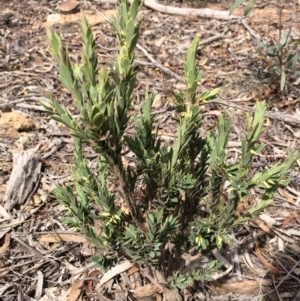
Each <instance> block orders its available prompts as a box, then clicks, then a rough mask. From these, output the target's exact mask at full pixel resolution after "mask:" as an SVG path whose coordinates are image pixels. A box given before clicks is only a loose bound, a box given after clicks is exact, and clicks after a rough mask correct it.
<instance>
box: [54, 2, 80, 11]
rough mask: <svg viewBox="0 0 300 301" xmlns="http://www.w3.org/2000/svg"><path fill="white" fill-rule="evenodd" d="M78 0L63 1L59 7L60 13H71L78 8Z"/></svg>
mask: <svg viewBox="0 0 300 301" xmlns="http://www.w3.org/2000/svg"><path fill="white" fill-rule="evenodd" d="M79 5H80V2H78V1H75V0H69V1H66V2H63V3H62V4H61V5H60V6H59V7H58V9H59V11H61V12H62V13H72V12H75V11H77V10H78V9H79Z"/></svg>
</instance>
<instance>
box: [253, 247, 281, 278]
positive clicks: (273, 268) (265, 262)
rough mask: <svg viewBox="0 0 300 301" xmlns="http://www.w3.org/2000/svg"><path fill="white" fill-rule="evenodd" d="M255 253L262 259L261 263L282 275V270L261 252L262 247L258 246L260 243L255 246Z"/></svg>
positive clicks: (272, 271)
mask: <svg viewBox="0 0 300 301" xmlns="http://www.w3.org/2000/svg"><path fill="white" fill-rule="evenodd" d="M255 254H256V256H257V257H258V258H259V260H260V261H261V263H262V264H263V265H264V266H265V267H266V268H267V269H268V270H269V271H270V272H271V273H274V274H276V275H280V271H279V270H278V269H277V268H275V267H274V266H273V265H272V264H271V263H270V262H269V261H268V260H267V259H266V258H265V257H264V256H263V255H262V254H261V252H260V249H259V247H258V245H256V247H255Z"/></svg>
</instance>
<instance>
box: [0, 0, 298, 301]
mask: <svg viewBox="0 0 300 301" xmlns="http://www.w3.org/2000/svg"><path fill="white" fill-rule="evenodd" d="M70 2H74V3H73V4H75V6H76V5H77V4H76V3H75V2H76V1H70ZM71 4H72V3H71ZM168 4H169V3H168ZM172 4H173V5H174V6H181V5H182V6H186V7H187V6H188V4H187V3H184V4H183V3H180V4H179V3H176V2H174V3H172ZM59 5H60V1H56V0H52V1H41V2H38V4H37V2H36V1H26V2H25V1H24V2H19V1H16V0H14V1H9V2H7V3H5V4H3V5H2V6H3V10H2V11H1V13H0V24H1V32H0V35H1V36H2V40H1V44H0V70H1V73H0V78H1V81H0V90H1V93H0V95H1V96H0V110H1V117H2V118H3V116H5V114H7V113H8V114H18V113H17V112H19V111H21V112H22V114H23V116H24V114H25V116H27V117H26V118H27V120H23V121H22V120H20V125H19V126H17V127H16V122H13V124H10V123H9V122H3V124H4V125H3V124H2V125H1V127H0V215H1V216H0V238H1V240H0V256H1V261H0V262H1V263H0V279H1V280H0V281H1V285H2V286H1V288H0V295H1V296H2V298H3V300H5V301H6V300H7V301H8V300H16V299H19V300H22V299H26V300H29V298H31V300H54V299H56V300H80V298H83V297H84V294H86V296H88V298H90V300H96V299H97V298H98V300H116V299H118V300H161V298H162V296H163V295H162V294H161V291H160V290H159V289H157V286H155V285H154V286H153V282H151V279H150V276H149V275H148V277H147V273H145V271H142V270H141V269H140V268H139V267H136V266H130V265H128V266H126V268H124V267H123V268H121V267H122V263H119V264H118V265H116V266H115V267H112V269H111V270H110V271H107V272H106V273H103V272H101V271H97V270H95V266H94V264H93V263H91V262H90V254H92V253H93V252H86V251H85V250H84V249H85V248H88V247H90V248H93V246H89V245H88V244H86V241H85V239H84V238H83V237H82V236H80V235H78V233H75V232H72V231H71V230H69V229H67V228H66V227H65V226H64V225H63V224H62V223H61V222H60V221H61V219H62V218H63V217H64V216H65V214H66V212H65V209H64V207H63V206H62V205H60V204H58V203H57V202H56V200H54V199H53V198H52V197H51V194H50V193H51V191H52V189H53V186H54V185H55V184H58V183H60V184H61V183H64V182H65V181H67V180H68V177H69V174H68V166H69V165H70V164H72V163H73V153H72V151H73V144H72V140H71V139H70V137H69V136H68V130H67V129H66V128H64V127H61V126H60V125H58V124H57V123H55V122H54V123H53V122H52V121H50V120H49V118H48V116H47V114H45V112H44V110H43V108H42V107H41V106H40V105H39V100H45V95H46V94H47V93H49V94H54V95H55V97H56V98H57V99H58V100H59V101H60V102H61V103H63V104H64V105H65V106H66V107H67V108H68V109H69V110H70V111H71V112H75V109H74V107H73V106H72V101H71V98H70V96H69V95H67V94H66V92H65V91H64V89H63V88H62V86H61V85H60V83H59V82H58V80H57V78H56V73H55V71H54V68H53V66H52V64H51V57H50V55H49V52H48V45H47V43H46V34H45V30H44V28H45V27H50V28H51V29H53V30H55V31H58V32H59V33H60V34H61V36H62V39H63V42H64V44H65V45H66V46H67V47H68V50H69V53H70V55H71V57H72V59H73V60H75V61H77V60H78V59H79V58H78V53H79V49H80V47H81V45H80V19H81V14H80V13H79V12H76V9H77V6H76V8H75V11H74V12H72V10H71V11H70V14H64V15H63V14H62V10H60V9H59V7H60V6H59ZM207 5H208V6H209V7H210V8H216V9H224V7H221V5H220V4H218V3H213V4H208V3H207ZM81 9H82V11H83V12H84V13H85V14H86V15H87V16H88V18H89V17H90V18H91V19H90V22H91V24H92V25H93V31H94V33H95V34H96V36H97V42H98V43H97V45H98V51H99V61H100V64H101V65H105V64H106V62H112V61H113V59H114V55H115V52H116V45H115V38H114V32H113V31H112V30H111V28H110V27H109V25H108V24H107V23H106V22H105V19H104V18H103V16H102V15H101V13H103V14H105V15H107V16H108V17H110V16H112V15H113V14H114V13H115V10H114V5H112V4H109V3H106V4H101V3H100V1H99V3H98V2H97V1H93V2H88V1H84V2H82V3H81ZM297 9H298V10H299V6H297ZM99 11H101V13H99ZM140 15H141V16H144V21H143V22H142V26H141V38H140V40H139V44H140V46H141V47H140V48H138V49H137V51H136V61H135V68H136V69H137V70H138V81H137V87H136V90H135V93H136V102H135V110H139V104H140V99H141V98H142V96H143V93H144V91H145V90H150V91H155V92H156V94H157V99H156V103H155V108H154V110H155V111H157V113H158V117H157V123H158V125H159V131H160V134H161V137H162V139H164V140H166V141H169V143H171V142H172V141H173V140H174V138H175V137H176V130H175V129H176V127H175V126H174V124H175V123H174V121H173V118H172V117H174V111H173V110H172V104H171V100H172V96H173V91H174V87H175V88H176V89H178V90H180V89H182V88H183V87H184V86H183V85H182V78H181V75H182V74H183V64H184V59H185V54H186V50H187V48H188V46H189V44H190V43H191V41H192V39H193V37H194V35H195V34H198V35H200V38H201V39H200V41H202V43H201V42H200V47H199V55H198V59H199V65H200V66H201V70H202V72H203V77H202V82H201V85H200V87H199V89H201V90H202V91H206V90H210V89H213V88H216V87H221V92H220V94H219V96H220V98H219V100H218V101H215V102H212V103H210V104H206V105H204V106H203V107H202V114H203V121H204V122H203V129H202V131H203V133H205V131H207V130H210V129H212V128H214V126H215V125H216V120H217V115H218V114H219V113H220V112H222V111H226V112H227V113H228V114H229V115H230V116H231V117H232V118H233V121H234V125H233V131H232V134H231V136H230V140H231V141H230V143H229V145H230V147H229V149H228V152H229V153H230V154H231V157H232V160H234V158H235V157H236V156H237V155H238V153H237V150H236V149H235V145H236V143H238V142H239V140H240V135H241V132H242V131H241V129H242V128H243V124H244V120H245V112H246V111H250V112H251V111H253V109H252V108H253V106H254V104H255V101H256V100H263V99H267V100H268V103H269V109H268V114H267V116H268V117H269V119H268V123H267V124H266V125H265V131H264V134H263V135H262V137H261V140H263V142H264V143H266V144H267V147H266V149H265V150H264V153H263V154H262V155H261V156H259V157H258V159H257V162H255V164H254V165H253V168H255V169H256V170H262V169H264V168H267V167H268V165H269V164H273V163H275V162H278V160H280V159H281V158H283V157H284V155H285V154H286V152H287V151H288V150H289V149H290V148H292V147H296V148H297V149H299V135H298V132H299V129H298V127H299V117H298V115H299V108H298V107H299V90H297V89H299V87H296V90H293V89H291V90H289V91H287V92H285V93H282V94H278V93H277V91H276V89H275V90H274V88H273V87H272V86H268V85H266V84H262V83H261V81H260V80H258V79H257V77H256V76H255V75H256V71H257V68H258V65H257V57H256V50H255V41H254V40H253V35H255V34H256V35H259V36H265V37H269V36H273V37H275V36H276V34H277V28H276V22H275V21H274V20H277V17H276V10H274V8H273V9H272V8H264V9H261V10H255V12H253V14H252V16H251V18H247V19H246V21H247V22H248V23H249V26H248V25H247V26H248V29H249V28H250V29H251V30H252V31H251V30H248V29H247V27H246V26H245V24H244V25H243V24H242V23H239V22H237V20H230V21H219V20H213V19H202V18H199V17H195V16H189V17H179V16H171V15H166V14H162V13H158V12H156V11H153V10H149V9H146V8H142V10H141V12H140ZM267 19H268V20H269V22H266V20H267ZM49 20H50V21H49ZM47 22H48V23H47ZM297 22H298V23H297ZM283 26H284V27H286V28H289V27H290V26H292V27H293V30H294V31H295V32H296V34H298V38H299V28H300V27H299V21H297V20H295V18H294V12H293V10H292V9H287V10H286V11H285V12H284V18H283ZM174 75H176V76H174ZM1 117H0V118H1ZM28 120H32V121H33V123H34V124H38V125H39V127H35V126H27V124H26V122H28ZM55 139H59V140H55ZM38 145H40V147H39V148H37V146H38ZM33 149H36V150H37V151H36V152H37V156H35V157H34V158H35V159H34V160H36V161H35V162H36V164H37V166H38V169H37V170H34V169H30V168H29V169H28V171H29V172H30V174H31V177H32V176H34V179H33V180H32V181H31V182H30V183H29V182H27V184H26V185H25V186H24V184H25V182H23V183H22V181H21V180H19V181H17V182H15V181H12V179H13V175H14V173H13V168H14V166H15V165H14V163H13V154H16V153H17V152H19V155H18V157H17V158H16V159H15V162H17V161H18V160H21V159H22V157H21V154H22V152H23V153H26V152H28V151H29V152H30V150H33ZM85 155H86V157H87V158H88V159H89V164H90V166H91V168H95V160H96V157H95V154H94V153H93V151H92V150H91V149H89V148H86V149H85ZM29 158H31V156H28V158H27V159H26V160H24V159H22V160H21V161H22V162H23V163H22V164H23V166H24V164H25V166H28V164H29V163H30V159H29ZM128 158H130V157H128ZM40 164H42V168H40V167H39V166H40ZM29 166H32V165H30V164H29ZM299 167H300V162H298V166H295V167H294V169H293V170H292V171H291V177H292V182H291V184H290V185H289V186H288V187H287V188H286V189H284V190H283V189H281V190H278V194H277V195H276V197H275V199H274V203H273V205H272V206H271V207H270V208H268V209H267V210H265V212H264V215H261V216H259V217H257V218H256V219H253V220H252V221H250V222H249V224H248V225H247V227H244V228H240V229H235V239H236V244H235V247H234V249H235V251H237V254H238V256H237V258H236V260H235V261H234V262H233V261H231V259H230V257H231V256H233V250H230V249H228V250H226V249H224V250H222V255H221V254H220V255H221V256H222V257H220V259H222V258H224V259H225V258H227V260H226V262H228V260H229V267H230V268H231V267H232V264H231V263H234V268H233V269H232V270H230V272H229V273H228V274H226V276H224V277H223V278H222V279H216V280H215V281H214V282H212V283H210V284H208V285H199V286H198V287H193V288H190V289H189V290H185V291H184V292H183V295H184V298H185V300H220V296H221V298H222V300H237V299H238V298H240V297H242V296H244V300H254V299H255V298H257V297H258V296H259V293H260V292H261V293H262V294H264V295H265V298H269V300H296V299H297V298H299V297H300V296H299V294H298V292H299V287H300V284H299V275H300V263H299V259H300V258H299V257H300V237H299V233H300V231H299V214H300V211H299V205H300V182H299V179H300V176H299ZM18 169H19V168H17V169H16V168H15V170H18ZM20 170H21V167H20ZM26 178H27V176H26ZM9 181H10V182H9ZM27 181H28V178H27ZM9 183H13V184H9ZM34 183H36V185H34ZM11 185H13V186H11ZM11 187H13V189H12V188H11ZM24 189H25V190H24ZM1 195H2V197H1ZM12 195H16V196H18V199H17V201H16V198H12V197H11V196H12ZM252 195H253V199H251V200H250V203H249V200H247V201H246V200H243V201H241V203H240V205H239V207H238V209H239V210H238V212H237V213H236V214H237V215H239V214H241V215H242V214H244V213H245V212H246V211H247V210H248V209H249V206H251V202H256V201H257V198H258V196H259V190H258V191H253V192H252ZM4 196H5V198H4ZM8 199H9V200H8ZM7 201H9V202H10V203H9V205H7V206H5V202H7ZM125 209H126V208H125ZM125 209H124V210H125ZM94 251H97V250H94ZM230 262H231V263H230ZM125 263H126V262H125ZM237 267H239V268H241V269H242V275H241V277H242V278H241V280H239V281H237V279H238V276H237V270H238V269H237ZM93 271H96V272H94V273H93ZM106 279H107V280H106ZM104 280H106V281H104ZM104 282H105V283H104ZM100 284H101V285H100ZM102 284H103V285H102ZM143 291H144V295H143V293H142V292H143ZM149 292H150V293H149ZM145 295H147V296H145ZM148 295H149V296H148ZM142 298H143V299H142ZM266 300H267V299H266Z"/></svg>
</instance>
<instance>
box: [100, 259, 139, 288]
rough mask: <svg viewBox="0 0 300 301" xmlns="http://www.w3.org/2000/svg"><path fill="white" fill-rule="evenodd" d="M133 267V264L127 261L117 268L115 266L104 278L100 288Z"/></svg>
mask: <svg viewBox="0 0 300 301" xmlns="http://www.w3.org/2000/svg"><path fill="white" fill-rule="evenodd" d="M132 266H133V264H132V263H131V262H130V261H128V260H126V261H124V262H122V263H119V264H117V265H116V266H114V267H113V268H111V269H110V270H108V271H107V272H106V273H105V274H104V275H103V277H102V278H101V280H100V283H99V286H101V285H103V284H104V283H105V282H107V281H108V280H110V279H112V278H114V277H115V276H116V275H119V274H121V273H122V272H125V271H127V270H129V269H130V268H131V267H132Z"/></svg>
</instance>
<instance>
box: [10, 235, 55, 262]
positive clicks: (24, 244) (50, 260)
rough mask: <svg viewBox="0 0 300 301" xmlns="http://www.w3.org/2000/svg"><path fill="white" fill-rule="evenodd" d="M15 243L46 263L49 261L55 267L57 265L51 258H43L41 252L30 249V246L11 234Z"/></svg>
mask: <svg viewBox="0 0 300 301" xmlns="http://www.w3.org/2000/svg"><path fill="white" fill-rule="evenodd" d="M11 237H12V238H13V239H14V240H15V241H17V242H18V243H19V244H20V245H22V246H23V247H25V248H26V249H28V250H29V251H30V252H33V253H34V254H35V255H36V256H37V257H39V258H42V259H44V260H46V261H49V262H51V263H53V264H55V265H58V263H57V262H56V261H55V260H54V259H51V258H48V257H47V256H44V255H43V254H42V253H41V252H39V251H38V250H36V249H34V248H32V247H31V246H29V245H27V244H26V243H25V242H24V241H23V240H22V239H20V238H19V237H17V236H15V235H14V234H12V236H11Z"/></svg>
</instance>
